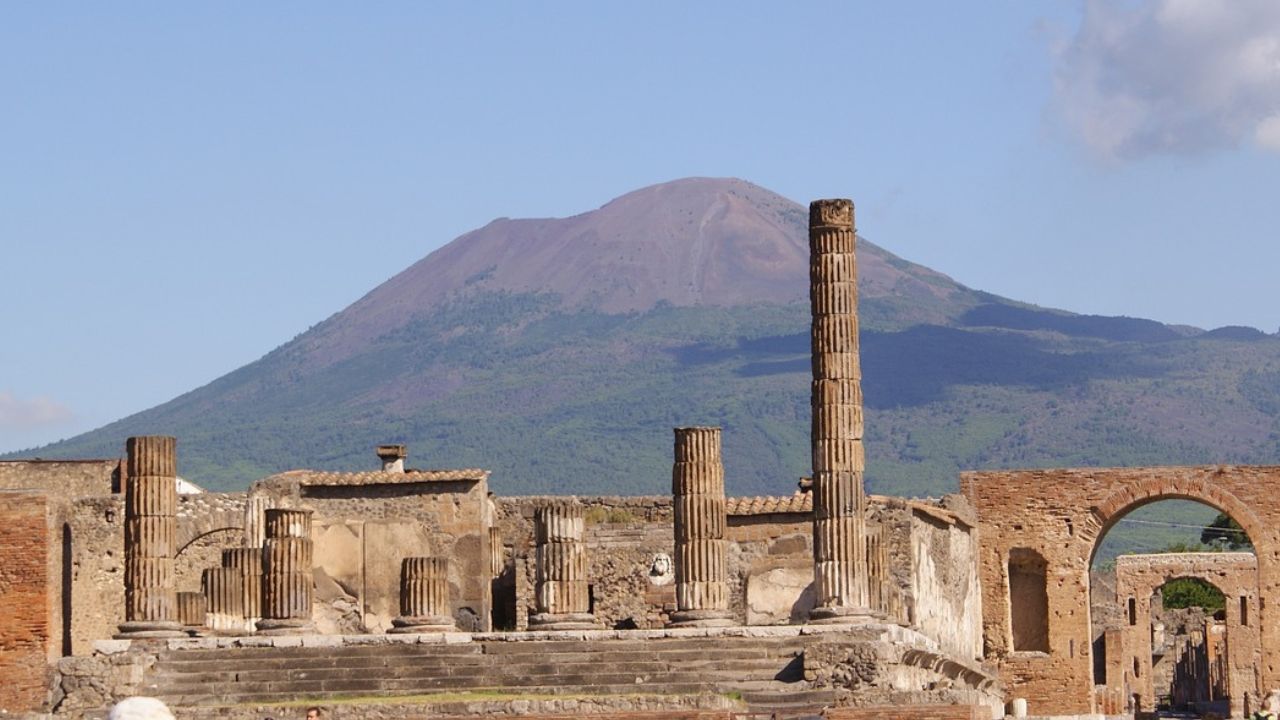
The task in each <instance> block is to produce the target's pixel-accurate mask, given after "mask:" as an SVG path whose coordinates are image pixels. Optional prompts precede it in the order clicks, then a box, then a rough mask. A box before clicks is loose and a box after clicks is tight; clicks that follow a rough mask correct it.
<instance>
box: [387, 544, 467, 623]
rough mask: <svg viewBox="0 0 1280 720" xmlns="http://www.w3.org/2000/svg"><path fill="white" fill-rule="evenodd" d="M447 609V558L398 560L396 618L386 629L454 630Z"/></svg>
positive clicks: (408, 558) (452, 621)
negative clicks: (397, 612) (398, 587)
mask: <svg viewBox="0 0 1280 720" xmlns="http://www.w3.org/2000/svg"><path fill="white" fill-rule="evenodd" d="M449 609H450V608H449V559H448V558H443V557H407V558H405V559H404V560H403V561H402V562H401V563H400V617H398V618H396V619H394V620H392V621H391V625H392V628H391V629H390V630H388V631H387V632H393V633H418V632H444V631H451V630H456V629H457V624H456V623H455V622H454V620H453V616H452V615H450V614H449Z"/></svg>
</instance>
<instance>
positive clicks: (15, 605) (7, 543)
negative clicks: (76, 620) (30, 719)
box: [0, 490, 57, 712]
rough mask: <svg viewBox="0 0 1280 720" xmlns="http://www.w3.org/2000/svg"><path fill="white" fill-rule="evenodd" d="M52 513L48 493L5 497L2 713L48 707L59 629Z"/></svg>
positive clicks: (1, 529)
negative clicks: (52, 573)
mask: <svg viewBox="0 0 1280 720" xmlns="http://www.w3.org/2000/svg"><path fill="white" fill-rule="evenodd" d="M50 514H51V509H50V504H49V502H48V500H47V499H46V496H45V494H44V493H42V492H39V491H30V490H6V491H0V557H2V558H4V560H3V561H2V562H0V711H4V712H24V711H31V710H35V709H37V708H39V707H40V706H42V705H43V704H44V702H45V695H46V689H45V688H46V685H47V682H48V675H49V660H50V655H51V654H53V653H54V652H55V650H54V648H56V645H57V638H56V630H57V625H56V624H54V622H53V621H52V620H53V618H54V615H55V613H54V609H53V608H52V607H50V605H51V604H53V603H52V602H51V601H52V600H53V599H54V598H56V597H57V596H56V595H53V594H52V593H51V590H52V585H53V582H52V578H50V577H49V561H48V556H49V554H50V551H51V550H52V549H53V546H54V545H56V543H53V542H51V535H52V531H51V528H50V527H49V525H50V520H51V517H50Z"/></svg>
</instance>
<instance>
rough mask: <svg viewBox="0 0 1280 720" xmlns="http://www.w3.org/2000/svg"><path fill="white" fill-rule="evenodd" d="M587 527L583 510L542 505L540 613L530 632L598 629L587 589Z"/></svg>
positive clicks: (538, 527)
mask: <svg viewBox="0 0 1280 720" xmlns="http://www.w3.org/2000/svg"><path fill="white" fill-rule="evenodd" d="M585 524H586V523H585V521H584V520H583V517H582V506H581V505H579V504H577V503H562V504H554V505H543V506H542V507H539V508H538V509H536V510H535V511H534V514H533V531H534V536H535V538H536V540H537V544H538V545H537V550H536V552H537V555H536V559H535V566H534V567H535V570H536V575H537V585H536V586H535V588H534V595H535V600H536V604H537V611H538V612H537V613H536V614H535V615H534V616H533V617H531V618H529V629H530V630H591V629H595V628H598V627H599V625H598V624H597V623H596V618H595V616H594V615H592V614H591V598H590V589H589V588H588V586H587V553H586V548H585V547H584V546H583V544H582V532H583V528H584V527H585Z"/></svg>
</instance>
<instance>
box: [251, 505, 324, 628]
mask: <svg viewBox="0 0 1280 720" xmlns="http://www.w3.org/2000/svg"><path fill="white" fill-rule="evenodd" d="M266 525H267V537H266V540H264V541H263V543H264V544H263V546H262V619H261V620H259V621H258V632H260V633H263V634H264V635H301V634H304V633H310V632H313V631H314V630H315V627H314V626H313V625H312V623H311V596H312V589H313V588H314V586H315V580H314V577H313V575H312V571H311V552H312V546H311V511H310V510H286V509H283V508H272V509H270V510H267V511H266Z"/></svg>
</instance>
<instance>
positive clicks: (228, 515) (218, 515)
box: [177, 510, 244, 555]
mask: <svg viewBox="0 0 1280 720" xmlns="http://www.w3.org/2000/svg"><path fill="white" fill-rule="evenodd" d="M219 530H241V531H243V530H244V512H243V511H240V510H214V511H212V512H206V513H200V514H199V515H196V516H194V517H179V518H178V543H177V544H178V552H177V554H178V555H181V554H182V551H183V550H186V549H187V546H188V545H190V544H191V543H193V542H195V541H196V540H198V539H199V538H201V537H203V536H205V535H208V534H209V533H213V532H217V531H219Z"/></svg>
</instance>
